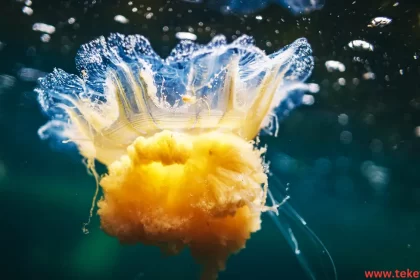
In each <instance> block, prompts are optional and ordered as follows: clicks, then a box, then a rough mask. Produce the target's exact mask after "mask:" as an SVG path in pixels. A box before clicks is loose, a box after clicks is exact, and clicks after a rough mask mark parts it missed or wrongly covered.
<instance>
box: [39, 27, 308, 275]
mask: <svg viewBox="0 0 420 280" xmlns="http://www.w3.org/2000/svg"><path fill="white" fill-rule="evenodd" d="M76 64H77V68H78V70H79V71H80V76H76V75H72V74H68V73H66V72H64V71H62V70H59V69H55V70H54V71H53V72H52V73H51V74H49V75H47V76H46V77H45V78H42V79H40V81H39V87H38V88H37V89H36V91H37V92H38V93H39V103H40V104H41V106H42V109H43V111H44V112H46V114H47V115H48V116H49V117H50V118H51V120H50V121H49V122H48V123H47V124H45V125H44V126H43V127H41V128H40V129H39V135H40V137H41V138H43V139H45V138H48V137H53V138H55V139H60V141H62V142H63V143H70V142H71V143H74V144H75V145H76V146H77V148H78V150H79V152H80V154H81V155H82V156H83V157H84V158H85V159H86V161H87V163H88V167H89V168H91V169H92V170H93V171H94V165H93V163H94V161H95V160H97V161H99V162H101V163H102V164H104V165H106V166H107V168H108V172H107V174H105V175H103V176H102V177H101V179H99V177H98V176H95V177H96V178H97V180H99V185H100V186H101V188H102V191H103V197H102V199H101V200H100V201H99V202H98V208H99V210H98V214H99V216H100V220H101V227H102V229H103V230H104V231H105V232H106V233H107V234H109V235H111V236H115V237H116V238H118V239H119V240H120V241H121V242H122V243H129V244H132V243H137V242H139V243H143V244H148V245H154V246H158V247H160V248H161V249H162V250H163V251H165V252H168V253H172V254H177V253H178V252H180V251H181V250H182V249H183V248H185V247H188V248H189V249H190V251H191V254H192V256H193V257H194V258H195V259H196V260H197V262H198V263H200V264H201V265H202V267H203V276H202V277H203V279H215V278H216V277H217V274H218V272H219V271H220V270H223V269H224V268H225V263H226V260H227V259H228V257H229V256H230V255H231V254H232V253H235V252H238V251H239V250H241V249H242V248H244V247H245V244H246V241H247V240H248V239H249V238H250V236H251V234H252V233H254V232H256V231H258V230H259V229H260V227H261V214H262V212H270V213H272V214H273V213H274V215H275V213H277V211H278V210H277V208H278V206H279V203H277V202H276V200H275V199H274V198H273V195H272V193H271V192H270V191H269V189H268V183H267V182H268V172H269V167H268V164H266V163H265V162H264V156H263V154H264V152H265V148H264V147H258V145H257V144H258V143H256V142H255V141H254V139H255V138H256V136H257V135H258V134H259V132H260V130H265V131H267V132H269V133H270V132H275V130H276V128H277V126H276V125H275V124H276V122H277V120H278V117H279V116H280V117H281V116H283V115H286V114H287V113H288V112H289V111H290V110H292V109H293V108H294V107H296V106H298V105H300V104H302V103H304V102H305V98H306V97H308V96H307V95H305V94H304V92H305V91H308V90H309V91H310V90H311V87H310V86H309V85H307V84H304V83H303V81H305V80H306V79H307V77H308V76H309V75H310V73H311V71H312V67H313V59H312V56H311V48H310V46H309V44H308V43H307V41H306V40H305V39H299V40H297V41H295V42H294V43H292V44H291V45H289V46H286V47H284V48H283V49H281V50H280V51H278V52H276V53H273V54H271V55H266V54H265V53H264V52H263V51H261V50H260V49H258V48H257V47H255V46H254V45H253V40H252V38H251V37H248V36H242V37H240V38H239V39H237V40H235V41H234V42H232V43H230V44H227V43H226V39H225V37H223V36H216V37H214V39H213V40H212V41H211V42H210V43H209V44H207V45H198V44H195V43H193V42H190V41H181V42H180V44H179V45H178V46H177V47H176V48H175V49H174V50H173V51H172V52H171V54H170V55H169V57H167V58H166V59H161V58H160V57H159V56H158V55H157V54H156V53H155V52H154V51H153V50H152V48H151V46H150V44H149V42H148V40H147V39H145V38H144V37H142V36H139V35H135V36H124V35H120V34H112V35H111V36H110V37H109V38H104V37H100V38H99V39H97V40H94V41H92V42H90V43H88V44H86V45H83V46H82V47H81V49H80V50H79V52H78V54H77V58H76ZM306 99H307V98H306ZM63 145H64V144H63ZM94 174H96V172H94ZM267 200H269V202H270V203H266V202H267ZM278 201H280V200H278ZM277 222H278V221H277ZM290 240H291V242H292V243H293V244H295V245H296V242H295V240H294V237H293V236H292V238H291V239H290Z"/></svg>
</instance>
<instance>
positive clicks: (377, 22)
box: [368, 17, 392, 27]
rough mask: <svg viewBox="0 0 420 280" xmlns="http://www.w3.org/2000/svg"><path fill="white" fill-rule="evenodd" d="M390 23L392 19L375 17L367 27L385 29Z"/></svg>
mask: <svg viewBox="0 0 420 280" xmlns="http://www.w3.org/2000/svg"><path fill="white" fill-rule="evenodd" d="M391 22H392V19H390V18H387V17H376V18H374V19H372V20H371V22H370V24H368V27H385V26H387V25H388V24H390V23H391Z"/></svg>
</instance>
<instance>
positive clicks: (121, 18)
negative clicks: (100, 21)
mask: <svg viewBox="0 0 420 280" xmlns="http://www.w3.org/2000/svg"><path fill="white" fill-rule="evenodd" d="M114 20H115V21H116V22H119V23H122V24H127V23H129V20H128V18H126V17H125V16H123V15H116V16H115V17H114Z"/></svg>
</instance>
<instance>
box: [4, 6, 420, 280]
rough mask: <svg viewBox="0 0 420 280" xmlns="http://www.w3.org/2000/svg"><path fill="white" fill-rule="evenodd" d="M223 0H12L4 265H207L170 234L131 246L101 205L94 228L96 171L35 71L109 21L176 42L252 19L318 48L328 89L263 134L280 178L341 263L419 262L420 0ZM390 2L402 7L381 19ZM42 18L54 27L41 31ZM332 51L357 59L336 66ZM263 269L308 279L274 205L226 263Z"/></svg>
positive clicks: (190, 274)
mask: <svg viewBox="0 0 420 280" xmlns="http://www.w3.org/2000/svg"><path fill="white" fill-rule="evenodd" d="M209 2H211V1H174V0H172V1H162V0H141V1H140V0H137V1H136V0H133V1H128V0H127V1H106V0H102V1H100V0H97V1H95V0H88V1H53V0H50V1H46V0H33V1H30V0H27V1H15V0H14V1H11V0H2V1H1V4H0V129H1V130H0V131H1V133H0V135H1V136H0V227H1V231H0V240H1V241H2V242H1V243H0V252H1V260H0V268H1V276H0V279H130V280H138V279H198V277H199V268H198V266H197V265H196V264H195V263H194V262H193V260H192V259H191V258H190V256H189V254H188V252H187V251H185V252H183V253H182V254H181V255H180V256H176V257H165V256H162V255H161V253H160V252H159V250H158V248H154V247H147V246H143V245H136V246H122V245H120V244H119V243H118V240H117V239H115V238H112V237H109V236H107V235H106V234H105V233H104V232H102V231H101V230H100V228H99V219H98V217H97V216H94V217H95V218H94V220H93V222H92V223H91V225H90V226H89V231H90V233H89V234H87V235H85V234H84V233H83V232H82V229H81V228H82V224H83V223H84V222H86V221H87V218H88V215H89V208H90V205H91V199H92V196H93V194H94V190H95V189H94V188H95V182H94V178H93V177H92V176H90V175H88V174H87V170H86V168H85V166H84V165H83V164H81V158H80V157H79V156H78V155H77V152H75V151H66V150H64V151H63V150H60V149H57V147H51V143H49V142H48V141H41V140H40V139H39V137H38V135H37V130H38V128H39V127H40V126H41V125H43V124H44V123H45V122H46V117H45V116H43V115H42V113H41V110H40V108H39V105H38V104H37V100H36V93H35V92H34V91H33V89H34V87H35V86H36V80H37V78H39V77H42V76H44V75H45V74H46V73H48V72H51V71H52V69H53V68H54V67H58V68H61V69H64V70H65V71H67V72H69V73H76V69H75V63H74V58H75V56H76V52H77V49H78V47H79V46H80V45H81V44H84V43H87V42H89V41H90V40H92V39H94V38H97V37H98V36H101V35H104V36H108V35H109V34H110V33H111V32H120V33H123V34H142V35H144V36H145V37H146V38H148V39H149V40H150V42H151V45H152V46H153V48H154V50H155V51H156V52H157V53H158V54H160V55H161V56H163V57H165V56H166V55H168V54H169V52H170V50H171V49H172V48H173V47H174V46H175V45H176V43H177V42H178V39H177V37H180V36H182V33H181V34H180V33H179V32H189V33H193V34H195V35H196V36H197V42H199V43H203V44H204V43H207V42H208V41H210V40H211V38H212V37H213V36H215V35H217V34H224V35H225V36H226V37H227V38H228V40H229V41H232V40H233V39H235V38H236V37H238V36H239V35H241V34H247V35H251V36H253V37H254V38H255V40H256V44H257V46H258V47H260V48H261V49H263V50H265V51H266V52H267V53H272V52H274V51H277V50H278V49H280V48H282V47H283V46H285V45H287V44H289V43H291V42H293V41H294V40H295V39H297V38H300V37H305V38H307V39H308V41H309V43H310V44H311V45H312V48H313V54H314V57H315V68H314V71H313V74H312V76H311V77H310V79H309V82H312V83H317V84H319V85H320V91H319V92H318V93H317V94H316V95H315V103H314V104H313V105H312V106H303V107H299V108H297V109H295V110H294V111H293V112H292V113H291V114H290V116H288V117H287V118H284V119H283V120H282V122H281V124H280V129H279V136H278V137H277V138H270V137H265V136H263V137H262V141H263V142H265V143H268V144H269V149H268V154H267V159H268V160H270V162H271V171H272V173H274V174H275V175H276V177H277V178H278V179H279V180H277V181H275V182H271V183H272V184H274V183H275V184H282V185H284V187H285V188H288V194H289V195H290V197H291V199H290V204H291V205H292V206H293V207H294V208H295V209H296V211H297V212H298V213H299V214H300V215H301V216H302V217H303V218H304V219H305V220H306V221H307V223H308V225H309V226H310V228H311V229H312V230H313V231H314V232H315V233H316V234H317V236H318V237H319V238H320V240H322V242H323V243H324V245H325V247H326V248H327V249H328V250H329V252H330V253H331V256H332V258H333V260H334V262H335V265H336V268H337V273H338V279H366V278H365V274H364V271H367V270H395V269H399V270H405V269H411V270H420V63H419V61H420V57H419V56H420V3H419V1H415V0H413V1H387V0H372V1H360V0H342V1H338V0H326V1H325V4H324V5H323V6H322V5H321V6H320V7H317V9H316V10H314V11H311V13H308V14H306V13H299V12H298V13H297V14H296V11H295V12H292V11H291V8H288V7H287V5H277V3H275V1H270V3H267V5H266V6H265V7H259V5H257V6H258V7H257V6H255V7H254V6H250V9H247V10H246V13H244V12H243V11H235V10H232V9H230V10H229V12H226V8H225V7H226V3H225V2H228V1H220V3H221V2H223V3H221V4H220V5H222V6H223V7H224V8H222V9H218V8H217V7H216V8H215V5H216V4H218V3H217V1H213V2H212V3H209ZM232 2H233V1H232ZM235 2H236V4H237V3H238V2H240V1H235ZM267 2H268V1H267ZM292 2H293V1H292ZM294 2H300V4H301V5H306V4H305V2H308V1H294ZM315 2H316V1H315ZM241 4H243V5H247V4H248V5H249V4H250V2H248V3H247V2H245V1H244V3H241ZM216 6H217V5H216ZM257 8H258V9H257ZM376 17H387V18H389V19H392V21H391V22H390V23H387V24H384V26H382V25H379V26H371V27H368V25H372V23H371V21H372V19H374V18H376ZM35 23H45V24H48V25H50V26H53V27H54V30H51V27H50V28H49V29H48V28H47V29H45V28H44V29H42V28H41V29H42V31H41V32H40V31H39V30H38V29H39V26H40V25H38V28H36V27H34V24H35ZM35 26H36V25H35ZM177 34H178V35H177ZM184 36H185V34H184ZM354 40H364V41H366V42H369V43H370V44H371V46H373V47H372V49H365V50H362V49H361V47H356V46H355V43H352V44H349V43H350V42H352V41H354ZM331 60H334V61H339V62H341V63H342V64H343V65H344V66H345V71H340V69H336V70H334V71H332V72H330V71H328V69H327V67H326V66H325V63H326V62H327V61H331ZM341 70H343V69H341ZM305 238H307V237H305V235H304V234H300V235H299V234H298V236H297V239H298V241H300V242H301V245H302V246H305V245H307V246H308V247H307V248H309V249H308V250H306V251H305V254H307V257H308V259H309V260H312V259H313V260H315V261H316V259H317V258H318V257H319V252H318V250H319V248H315V247H314V248H313V249H312V250H311V245H310V242H309V241H308V240H306V241H305ZM260 278H261V279H268V278H270V279H285V280H288V279H290V280H300V279H302V280H303V279H308V278H307V276H306V274H305V273H304V270H303V269H302V267H301V266H300V265H299V263H298V261H297V259H296V257H295V256H294V253H293V251H292V250H291V249H290V248H289V245H288V244H287V243H286V241H285V239H284V238H283V236H282V235H281V233H280V232H279V231H278V230H277V228H276V227H275V226H274V225H273V224H272V223H271V221H270V220H269V219H268V218H267V217H265V219H264V222H263V225H262V230H260V231H259V232H257V233H255V234H253V235H252V238H251V239H250V240H249V241H248V243H247V247H246V249H244V250H242V251H241V252H240V253H239V254H237V255H234V256H232V257H231V258H230V259H229V261H228V264H227V270H226V271H224V272H222V273H220V278H219V279H260ZM321 280H322V279H321Z"/></svg>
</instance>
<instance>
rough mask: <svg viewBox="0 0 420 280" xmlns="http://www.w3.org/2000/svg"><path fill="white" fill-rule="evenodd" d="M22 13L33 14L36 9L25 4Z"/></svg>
mask: <svg viewBox="0 0 420 280" xmlns="http://www.w3.org/2000/svg"><path fill="white" fill-rule="evenodd" d="M22 13H24V14H26V15H28V16H31V15H32V14H33V13H34V10H33V9H32V8H31V7H27V6H24V7H23V8H22Z"/></svg>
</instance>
